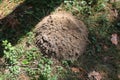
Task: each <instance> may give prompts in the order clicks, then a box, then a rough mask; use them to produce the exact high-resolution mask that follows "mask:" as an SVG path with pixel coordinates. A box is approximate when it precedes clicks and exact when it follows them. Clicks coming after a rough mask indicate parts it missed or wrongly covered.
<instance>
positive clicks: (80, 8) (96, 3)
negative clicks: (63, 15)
mask: <svg viewBox="0 0 120 80" xmlns="http://www.w3.org/2000/svg"><path fill="white" fill-rule="evenodd" d="M107 1H108V0H72V1H69V0H65V1H64V4H65V8H66V10H68V11H71V12H73V13H74V12H79V13H81V14H82V15H85V14H87V15H92V14H94V13H95V12H99V11H101V10H103V9H104V8H105V6H106V3H107Z"/></svg>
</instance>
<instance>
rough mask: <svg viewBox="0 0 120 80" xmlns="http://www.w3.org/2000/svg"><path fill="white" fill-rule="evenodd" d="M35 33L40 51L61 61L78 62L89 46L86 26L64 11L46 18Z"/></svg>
mask: <svg viewBox="0 0 120 80" xmlns="http://www.w3.org/2000/svg"><path fill="white" fill-rule="evenodd" d="M35 33H36V35H35V37H36V45H37V46H38V48H39V49H40V51H41V52H42V53H43V54H44V55H47V56H49V57H54V58H57V59H59V60H61V59H64V60H76V59H77V58H78V57H79V56H80V55H81V54H83V52H84V51H85V47H86V45H87V35H88V32H87V29H86V26H85V25H84V24H83V23H82V22H81V21H79V20H77V19H76V18H75V17H74V16H72V15H71V14H69V13H67V12H64V11H60V12H55V13H53V14H51V15H49V16H47V17H45V18H44V19H43V20H42V21H41V22H40V23H38V25H37V26H36V29H35Z"/></svg>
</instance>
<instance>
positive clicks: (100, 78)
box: [88, 71, 102, 80]
mask: <svg viewBox="0 0 120 80" xmlns="http://www.w3.org/2000/svg"><path fill="white" fill-rule="evenodd" d="M88 77H89V78H91V77H94V78H95V79H96V80H102V75H101V74H100V73H99V72H96V71H92V72H90V73H89V74H88Z"/></svg>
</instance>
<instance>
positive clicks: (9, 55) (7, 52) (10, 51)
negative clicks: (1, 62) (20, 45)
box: [3, 40, 18, 65]
mask: <svg viewBox="0 0 120 80" xmlns="http://www.w3.org/2000/svg"><path fill="white" fill-rule="evenodd" d="M3 46H5V49H4V57H5V59H6V61H7V63H8V64H11V65H14V64H17V63H18V62H17V55H16V54H17V52H16V49H15V47H13V46H12V45H11V43H9V42H8V41H7V40H4V41H3Z"/></svg>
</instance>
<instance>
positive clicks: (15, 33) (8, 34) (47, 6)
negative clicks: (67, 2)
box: [0, 0, 62, 56]
mask: <svg viewBox="0 0 120 80" xmlns="http://www.w3.org/2000/svg"><path fill="white" fill-rule="evenodd" d="M61 2H62V0H58V1H56V0H45V1H43V0H42V1H39V0H25V1H24V2H23V3H21V4H20V5H18V6H17V7H16V8H15V9H14V11H13V12H12V13H10V14H9V15H7V16H6V17H4V18H3V19H1V20H0V56H1V55H2V47H1V41H2V40H6V39H7V40H8V41H9V42H11V43H12V44H16V43H17V41H18V40H19V39H20V38H21V37H22V36H24V35H25V34H26V33H27V32H29V31H30V30H32V28H34V26H35V25H36V24H37V23H38V22H39V21H40V20H41V19H42V18H43V17H44V16H46V15H48V14H50V13H51V12H52V11H54V9H55V8H56V7H57V6H59V5H60V4H61Z"/></svg>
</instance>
